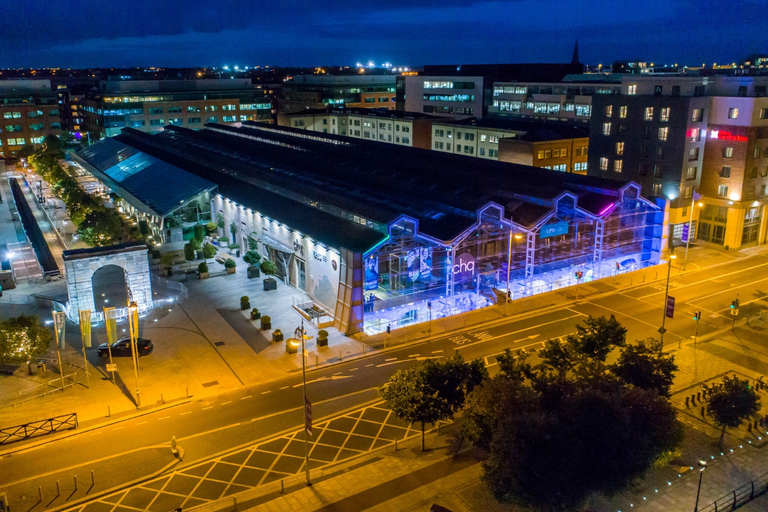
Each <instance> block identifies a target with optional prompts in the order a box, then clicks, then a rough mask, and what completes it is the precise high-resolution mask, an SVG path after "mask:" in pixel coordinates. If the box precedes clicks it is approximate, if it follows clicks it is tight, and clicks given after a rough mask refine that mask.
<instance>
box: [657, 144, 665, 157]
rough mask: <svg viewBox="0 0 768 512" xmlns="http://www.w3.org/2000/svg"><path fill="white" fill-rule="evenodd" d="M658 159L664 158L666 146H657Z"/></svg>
mask: <svg viewBox="0 0 768 512" xmlns="http://www.w3.org/2000/svg"><path fill="white" fill-rule="evenodd" d="M656 159H657V160H664V146H659V147H658V148H656Z"/></svg>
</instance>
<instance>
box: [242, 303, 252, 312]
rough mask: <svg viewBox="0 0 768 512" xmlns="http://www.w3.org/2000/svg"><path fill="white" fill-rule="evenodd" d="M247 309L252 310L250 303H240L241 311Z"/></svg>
mask: <svg viewBox="0 0 768 512" xmlns="http://www.w3.org/2000/svg"><path fill="white" fill-rule="evenodd" d="M246 309H251V303H250V302H246V303H242V302H241V303H240V311H245V310H246Z"/></svg>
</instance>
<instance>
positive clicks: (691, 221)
mask: <svg viewBox="0 0 768 512" xmlns="http://www.w3.org/2000/svg"><path fill="white" fill-rule="evenodd" d="M695 204H696V190H694V191H693V194H692V195H691V211H690V213H689V215H688V236H687V237H686V239H685V260H684V262H685V263H687V262H688V246H689V245H690V243H691V224H692V223H693V208H694V206H695Z"/></svg>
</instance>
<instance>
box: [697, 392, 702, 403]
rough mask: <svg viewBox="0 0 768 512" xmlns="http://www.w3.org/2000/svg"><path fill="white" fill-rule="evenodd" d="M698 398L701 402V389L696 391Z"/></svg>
mask: <svg viewBox="0 0 768 512" xmlns="http://www.w3.org/2000/svg"><path fill="white" fill-rule="evenodd" d="M696 400H698V401H699V402H701V391H699V392H698V393H696Z"/></svg>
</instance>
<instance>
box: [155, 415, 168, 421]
mask: <svg viewBox="0 0 768 512" xmlns="http://www.w3.org/2000/svg"><path fill="white" fill-rule="evenodd" d="M168 418H170V416H165V417H163V418H157V421H163V420H167V419H168Z"/></svg>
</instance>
